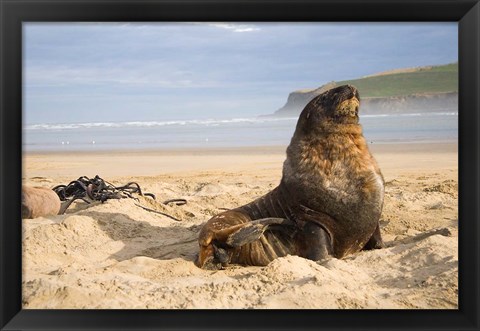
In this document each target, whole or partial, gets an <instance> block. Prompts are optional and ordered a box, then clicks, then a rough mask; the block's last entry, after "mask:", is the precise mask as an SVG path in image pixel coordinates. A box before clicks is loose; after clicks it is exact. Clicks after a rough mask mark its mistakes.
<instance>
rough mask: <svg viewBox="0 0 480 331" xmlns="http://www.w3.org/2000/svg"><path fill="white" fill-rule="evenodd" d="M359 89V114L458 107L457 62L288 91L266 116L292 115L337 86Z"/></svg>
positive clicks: (454, 108) (394, 71) (440, 109)
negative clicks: (282, 101)
mask: <svg viewBox="0 0 480 331" xmlns="http://www.w3.org/2000/svg"><path fill="white" fill-rule="evenodd" d="M344 84H351V85H354V86H356V87H357V88H358V90H359V92H360V98H361V102H360V104H361V105H360V107H361V112H362V114H392V113H420V112H421V113H425V112H444V111H457V110H458V63H450V64H445V65H439V66H426V67H416V68H404V69H393V70H389V71H385V72H381V73H377V74H373V75H369V76H364V77H361V78H357V79H351V80H344V81H340V82H330V83H327V84H325V85H322V86H320V87H319V88H316V89H312V90H302V91H295V92H292V93H290V95H289V96H288V99H287V103H286V104H285V105H284V106H283V107H282V108H280V109H279V110H277V111H276V112H275V113H274V114H273V115H270V116H281V117H290V116H292V117H296V116H298V114H299V113H300V112H301V110H302V109H303V108H304V107H305V105H306V104H307V103H308V102H309V101H310V100H312V99H313V98H314V97H315V96H317V95H319V94H321V93H323V92H324V91H326V90H328V89H330V88H332V87H335V86H339V85H344Z"/></svg>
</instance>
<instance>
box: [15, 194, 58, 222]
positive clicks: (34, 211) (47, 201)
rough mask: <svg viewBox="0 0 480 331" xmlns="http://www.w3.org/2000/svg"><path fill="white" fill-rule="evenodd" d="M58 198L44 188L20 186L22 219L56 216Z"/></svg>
mask: <svg viewBox="0 0 480 331" xmlns="http://www.w3.org/2000/svg"><path fill="white" fill-rule="evenodd" d="M60 205H61V203H60V198H59V197H58V195H57V193H55V192H54V191H53V190H51V189H49V188H46V187H28V186H22V219H26V218H37V217H40V216H48V215H58V213H59V211H60Z"/></svg>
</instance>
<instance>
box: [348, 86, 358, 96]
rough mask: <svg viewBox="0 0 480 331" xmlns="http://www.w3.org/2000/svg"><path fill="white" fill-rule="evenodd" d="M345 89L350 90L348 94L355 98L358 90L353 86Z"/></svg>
mask: <svg viewBox="0 0 480 331" xmlns="http://www.w3.org/2000/svg"><path fill="white" fill-rule="evenodd" d="M347 87H348V88H349V89H350V92H352V95H353V96H356V95H357V94H358V90H357V88H356V87H355V86H353V85H347Z"/></svg>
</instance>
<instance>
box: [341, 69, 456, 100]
mask: <svg viewBox="0 0 480 331" xmlns="http://www.w3.org/2000/svg"><path fill="white" fill-rule="evenodd" d="M335 83H336V84H337V85H344V84H352V85H355V86H356V87H357V88H358V90H359V91H360V95H361V96H362V97H364V98H365V97H367V98H368V97H392V96H405V95H410V94H430V93H444V92H458V63H452V64H447V65H441V66H432V67H424V68H418V69H416V70H415V71H413V72H403V73H402V72H400V73H392V74H388V73H383V74H380V75H374V76H369V77H364V78H359V79H352V80H344V81H340V82H335Z"/></svg>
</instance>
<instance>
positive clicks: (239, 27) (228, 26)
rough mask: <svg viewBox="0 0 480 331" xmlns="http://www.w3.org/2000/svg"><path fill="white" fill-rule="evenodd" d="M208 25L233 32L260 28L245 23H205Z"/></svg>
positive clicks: (258, 29)
mask: <svg viewBox="0 0 480 331" xmlns="http://www.w3.org/2000/svg"><path fill="white" fill-rule="evenodd" d="M207 25H209V26H213V27H215V28H219V29H226V30H231V31H233V32H253V31H260V28H258V27H256V26H253V25H246V24H232V23H207Z"/></svg>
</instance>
